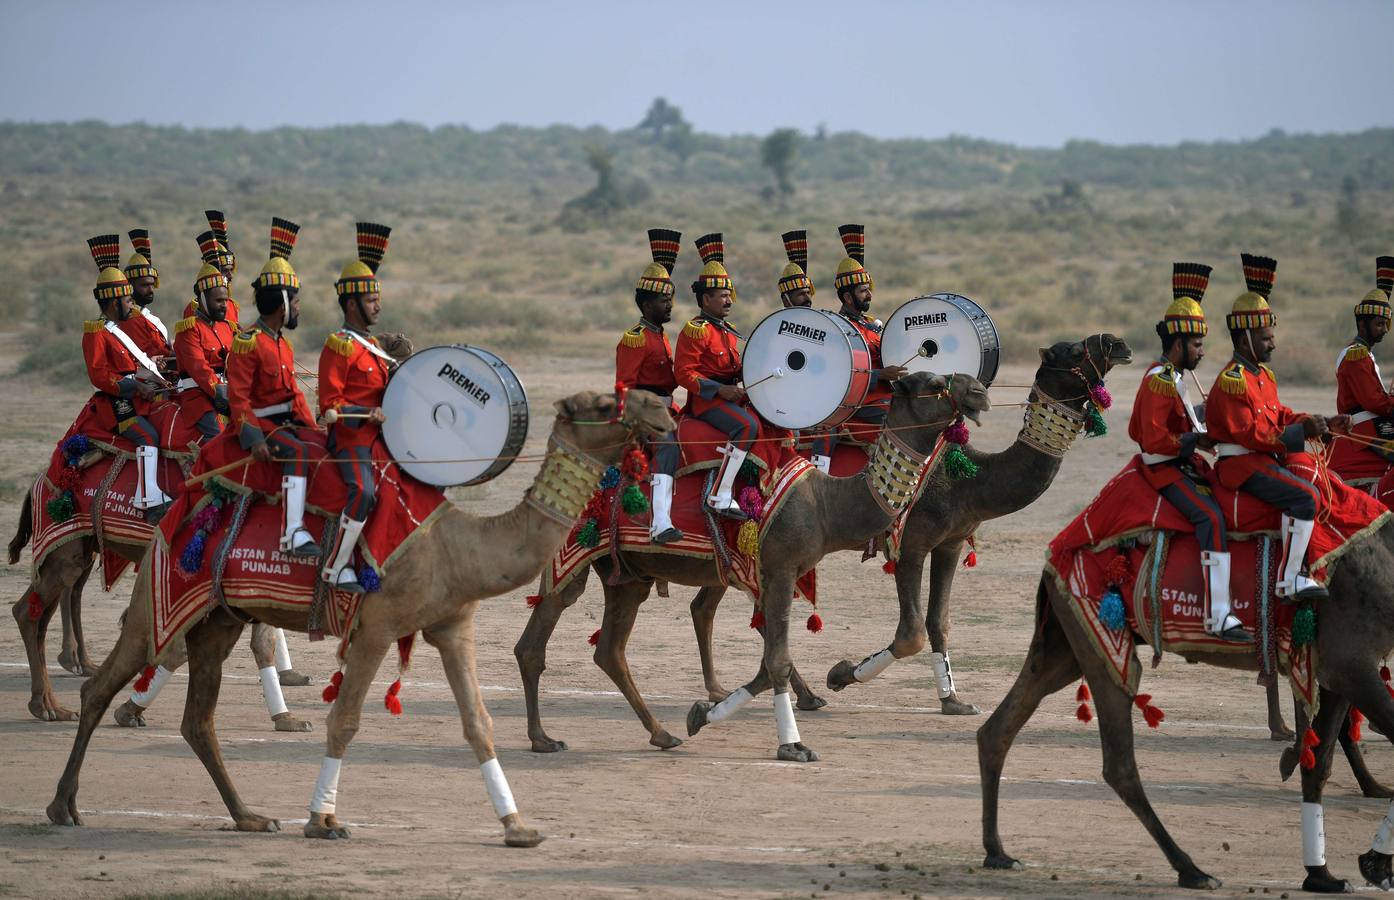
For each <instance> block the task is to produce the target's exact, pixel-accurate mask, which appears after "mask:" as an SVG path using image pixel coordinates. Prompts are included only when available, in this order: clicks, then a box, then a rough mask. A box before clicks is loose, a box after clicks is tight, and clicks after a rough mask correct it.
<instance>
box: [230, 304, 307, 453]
mask: <svg viewBox="0 0 1394 900" xmlns="http://www.w3.org/2000/svg"><path fill="white" fill-rule="evenodd" d="M227 384H228V406H229V407H231V411H232V422H233V425H235V426H236V427H237V428H238V429H239V430H241V431H242V432H243V433H244V434H245V432H246V429H247V428H254V429H257V430H259V431H261V432H262V433H263V434H265V433H266V432H268V431H271V430H272V429H274V428H275V427H276V423H275V422H272V421H269V420H268V419H266V418H262V417H261V416H258V415H257V414H256V412H255V410H258V409H262V410H264V409H266V408H267V407H272V406H279V405H281V404H285V403H288V404H290V412H291V413H292V414H293V415H294V417H295V419H296V421H297V422H299V423H301V424H303V425H313V424H314V422H315V414H314V413H312V412H310V405H309V404H308V403H306V402H305V395H304V394H302V393H300V384H299V383H298V382H297V381H296V380H295V349H294V348H293V347H291V345H290V341H289V340H287V339H286V337H285V335H283V334H282V335H273V334H271V333H270V332H268V331H267V330H266V328H265V326H263V325H262V324H261V322H260V321H258V322H257V323H256V324H255V325H253V326H252V327H251V329H250V330H248V331H246V332H244V333H243V334H239V335H238V336H237V337H236V338H235V339H234V340H233V342H232V352H231V353H229V354H228V357H227ZM266 415H267V416H268V417H269V416H271V415H275V414H274V413H267V414H266ZM245 445H246V444H245V442H244V446H245Z"/></svg>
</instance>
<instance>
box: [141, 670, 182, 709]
mask: <svg viewBox="0 0 1394 900" xmlns="http://www.w3.org/2000/svg"><path fill="white" fill-rule="evenodd" d="M173 674H174V673H173V672H171V671H170V670H169V669H166V668H165V667H164V666H156V667H155V677H154V678H151V679H150V687H149V689H147V690H144V691H137V690H132V691H131V702H132V703H134V704H135V705H136V706H139V707H142V708H144V709H149V708H150V705H151V704H152V703H154V702H155V698H156V697H158V696H160V691H162V690H164V689H165V682H166V681H169V676H171V675H173Z"/></svg>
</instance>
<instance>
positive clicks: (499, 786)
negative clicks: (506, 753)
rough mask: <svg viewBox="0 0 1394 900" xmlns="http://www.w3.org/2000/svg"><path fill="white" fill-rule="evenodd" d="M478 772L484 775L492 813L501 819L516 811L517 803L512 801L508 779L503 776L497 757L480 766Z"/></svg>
mask: <svg viewBox="0 0 1394 900" xmlns="http://www.w3.org/2000/svg"><path fill="white" fill-rule="evenodd" d="M479 774H481V775H483V776H484V788H485V790H487V791H488V792H489V802H490V803H492V804H494V814H495V815H496V816H498V817H499V818H500V819H502V818H504V817H505V816H511V815H513V814H514V813H516V812H517V811H518V804H516V803H514V802H513V792H512V791H510V790H509V789H508V779H507V778H504V777H503V767H502V766H500V765H499V760H498V757H497V756H496V757H494V758H493V759H491V760H489V761H488V762H486V763H485V764H484V765H482V766H480V767H479Z"/></svg>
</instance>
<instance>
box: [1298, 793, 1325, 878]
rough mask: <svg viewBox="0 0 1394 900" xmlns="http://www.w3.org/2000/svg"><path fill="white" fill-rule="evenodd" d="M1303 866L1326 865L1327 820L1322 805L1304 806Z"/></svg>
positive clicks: (1305, 804)
mask: <svg viewBox="0 0 1394 900" xmlns="http://www.w3.org/2000/svg"><path fill="white" fill-rule="evenodd" d="M1302 865H1304V866H1324V865H1326V819H1325V817H1324V816H1323V815H1322V809H1321V804H1320V803H1303V804H1302Z"/></svg>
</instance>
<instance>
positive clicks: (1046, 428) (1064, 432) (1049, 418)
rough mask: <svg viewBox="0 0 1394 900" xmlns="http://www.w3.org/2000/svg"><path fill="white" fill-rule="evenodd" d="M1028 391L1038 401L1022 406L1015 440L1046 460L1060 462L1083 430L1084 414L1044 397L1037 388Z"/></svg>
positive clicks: (1042, 392) (1043, 393)
mask: <svg viewBox="0 0 1394 900" xmlns="http://www.w3.org/2000/svg"><path fill="white" fill-rule="evenodd" d="M1031 390H1032V391H1033V392H1034V393H1035V394H1036V396H1037V397H1038V398H1040V399H1038V400H1034V401H1032V402H1031V403H1028V404H1027V405H1026V417H1025V424H1024V425H1023V426H1022V429H1021V431H1020V433H1018V434H1017V440H1019V441H1021V442H1022V443H1023V444H1025V445H1026V446H1028V447H1031V448H1032V449H1034V450H1039V451H1040V452H1041V453H1044V454H1045V455H1047V456H1053V457H1055V458H1056V459H1060V458H1061V457H1063V456H1064V455H1065V453H1066V452H1067V451H1068V450H1069V449H1070V446H1071V445H1072V444H1074V442H1075V438H1077V437H1079V433H1080V431H1081V430H1082V429H1083V428H1084V414H1083V413H1077V412H1075V411H1074V410H1072V409H1070V408H1069V407H1068V406H1065V405H1064V404H1062V403H1060V402H1059V401H1058V400H1053V399H1051V398H1050V397H1048V396H1046V394H1045V392H1044V391H1042V390H1041V389H1040V387H1039V386H1038V385H1033V386H1032V388H1031Z"/></svg>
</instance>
